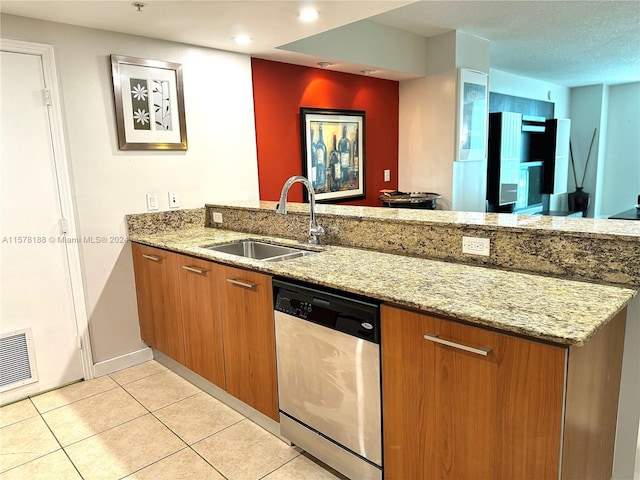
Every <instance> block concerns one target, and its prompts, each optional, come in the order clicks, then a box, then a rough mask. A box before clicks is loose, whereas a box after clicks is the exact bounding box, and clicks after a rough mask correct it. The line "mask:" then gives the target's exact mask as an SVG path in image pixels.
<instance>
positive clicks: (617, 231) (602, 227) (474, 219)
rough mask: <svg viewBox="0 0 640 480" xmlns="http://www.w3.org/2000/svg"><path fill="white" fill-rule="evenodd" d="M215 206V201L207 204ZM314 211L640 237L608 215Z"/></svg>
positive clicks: (261, 206)
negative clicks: (599, 216)
mask: <svg viewBox="0 0 640 480" xmlns="http://www.w3.org/2000/svg"><path fill="white" fill-rule="evenodd" d="M276 205H277V202H271V201H258V200H255V201H238V202H228V203H225V204H224V206H225V207H235V208H242V209H247V210H267V211H274V210H275V208H276ZM207 206H211V207H216V206H219V205H217V204H207ZM287 209H288V210H289V211H290V212H303V213H308V212H309V206H308V204H304V203H292V202H288V203H287ZM315 212H316V214H317V215H320V216H339V217H351V218H367V219H376V220H383V221H388V220H393V221H397V222H403V223H407V224H419V225H429V224H432V225H464V226H475V227H478V228H481V229H484V230H496V229H509V230H512V231H531V230H536V231H538V232H548V233H552V234H557V233H562V234H563V235H571V236H576V237H583V238H589V237H598V238H616V239H628V240H633V241H638V240H640V227H638V226H637V225H635V224H632V223H629V222H624V221H611V220H608V219H594V218H588V219H586V218H574V217H554V216H547V215H517V214H512V213H509V214H507V213H484V212H458V211H449V210H421V209H409V208H379V207H366V206H353V205H349V206H348V207H347V208H345V206H344V205H332V204H316V210H315Z"/></svg>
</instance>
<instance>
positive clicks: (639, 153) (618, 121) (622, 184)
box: [596, 82, 640, 218]
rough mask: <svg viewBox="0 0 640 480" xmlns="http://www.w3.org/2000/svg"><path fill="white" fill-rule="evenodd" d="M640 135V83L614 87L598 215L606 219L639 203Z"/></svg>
mask: <svg viewBox="0 0 640 480" xmlns="http://www.w3.org/2000/svg"><path fill="white" fill-rule="evenodd" d="M639 133H640V82H636V83H627V84H623V85H612V86H610V87H609V108H608V112H607V139H606V151H605V153H604V158H603V160H602V168H601V170H600V171H601V182H600V185H599V186H600V190H599V197H600V203H599V207H600V209H599V211H596V215H597V216H600V217H604V218H606V217H609V216H611V215H614V214H616V213H619V212H622V211H624V210H629V209H631V208H633V206H634V205H635V204H636V202H637V198H638V195H640V134H639Z"/></svg>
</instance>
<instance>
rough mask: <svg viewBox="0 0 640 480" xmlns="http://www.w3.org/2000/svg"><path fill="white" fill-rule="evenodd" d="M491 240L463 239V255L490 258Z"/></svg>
mask: <svg viewBox="0 0 640 480" xmlns="http://www.w3.org/2000/svg"><path fill="white" fill-rule="evenodd" d="M490 249H491V240H490V239H488V238H479V237H462V253H469V254H471V255H483V256H485V257H488V256H489V251H490Z"/></svg>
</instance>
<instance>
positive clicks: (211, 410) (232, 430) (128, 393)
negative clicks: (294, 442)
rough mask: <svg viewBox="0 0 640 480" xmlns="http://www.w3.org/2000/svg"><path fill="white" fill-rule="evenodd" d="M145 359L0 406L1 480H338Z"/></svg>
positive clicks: (336, 475)
mask: <svg viewBox="0 0 640 480" xmlns="http://www.w3.org/2000/svg"><path fill="white" fill-rule="evenodd" d="M334 473H335V472H331V471H330V470H329V469H325V468H323V467H322V466H321V465H319V464H318V463H316V462H314V461H313V460H311V459H310V458H309V457H308V456H306V455H305V454H301V453H300V451H299V450H298V449H296V448H293V447H290V446H288V445H287V444H285V443H284V442H282V441H281V440H280V439H278V438H276V437H275V436H273V435H271V434H270V433H269V432H267V431H266V430H264V429H262V428H261V427H259V426H257V425H256V424H254V423H253V422H251V421H250V420H249V419H247V418H245V417H244V416H243V415H241V414H239V413H238V412H236V411H235V410H232V409H231V408H229V407H227V406H226V405H225V404H223V403H221V402H220V401H218V400H217V399H215V398H213V397H211V396H210V395H209V394H207V393H205V392H203V391H202V390H200V389H199V388H197V387H195V386H194V385H192V384H191V383H189V382H187V381H186V380H184V379H183V378H181V377H179V376H178V375H176V374H175V373H173V372H172V371H170V370H168V369H167V368H165V367H164V366H162V365H161V364H159V363H157V362H155V361H151V362H146V363H143V364H141V365H136V366H135V367H131V368H128V369H126V370H121V371H119V372H116V373H113V374H111V375H107V376H104V377H101V378H97V379H95V380H90V381H87V382H80V383H76V384H73V385H70V386H67V387H64V388H61V389H58V390H54V391H51V392H47V393H44V394H42V395H38V396H34V397H31V398H29V399H26V400H22V401H20V402H17V403H14V404H11V405H7V406H5V407H2V408H0V479H2V480H9V479H20V480H24V479H29V480H31V479H52V480H59V479H60V480H62V479H65V480H66V479H69V480H71V479H121V478H126V479H136V480H148V479H149V480H150V479H153V480H162V479H167V480H181V479H185V480H186V479H189V480H191V479H198V480H200V479H203V480H205V479H206V480H223V479H229V480H258V479H264V480H302V479H304V480H307V479H309V480H336V479H339V478H343V477H341V476H339V474H335V475H334Z"/></svg>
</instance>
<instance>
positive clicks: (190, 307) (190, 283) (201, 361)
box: [178, 255, 225, 389]
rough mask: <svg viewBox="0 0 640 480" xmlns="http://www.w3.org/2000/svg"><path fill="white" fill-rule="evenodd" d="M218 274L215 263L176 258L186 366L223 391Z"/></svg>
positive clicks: (182, 257)
mask: <svg viewBox="0 0 640 480" xmlns="http://www.w3.org/2000/svg"><path fill="white" fill-rule="evenodd" d="M220 270H221V267H220V266H219V265H216V264H215V263H212V262H208V261H206V260H199V259H196V258H191V257H187V256H184V255H179V256H178V276H179V278H180V293H181V299H182V302H181V303H182V322H183V327H184V343H185V366H186V367H187V368H189V369H190V370H192V371H194V372H195V373H197V374H198V375H200V376H201V377H203V378H206V379H207V380H209V381H210V382H211V383H214V384H215V385H217V386H219V387H220V388H222V389H224V388H225V382H224V354H223V345H222V321H221V318H220V301H219V298H220V294H219V286H218V285H219V282H218V274H219V272H220Z"/></svg>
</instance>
